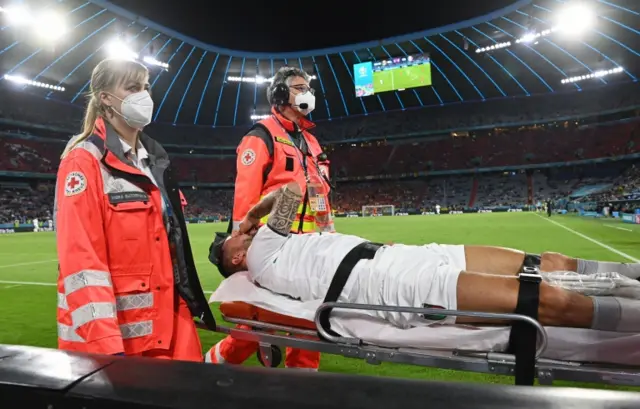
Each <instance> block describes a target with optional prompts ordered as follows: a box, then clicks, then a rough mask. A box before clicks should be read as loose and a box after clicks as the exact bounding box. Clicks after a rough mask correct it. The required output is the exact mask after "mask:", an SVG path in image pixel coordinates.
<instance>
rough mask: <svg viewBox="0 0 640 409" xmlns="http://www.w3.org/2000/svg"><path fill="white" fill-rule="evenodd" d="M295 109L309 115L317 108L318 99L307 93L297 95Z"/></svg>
mask: <svg viewBox="0 0 640 409" xmlns="http://www.w3.org/2000/svg"><path fill="white" fill-rule="evenodd" d="M294 104H295V105H294V106H293V107H294V108H295V109H296V110H298V111H299V112H300V113H301V114H302V115H309V114H310V113H311V111H313V110H314V109H315V108H316V97H315V95H313V94H312V93H311V92H309V91H307V92H305V93H304V94H298V95H296V98H295V102H294Z"/></svg>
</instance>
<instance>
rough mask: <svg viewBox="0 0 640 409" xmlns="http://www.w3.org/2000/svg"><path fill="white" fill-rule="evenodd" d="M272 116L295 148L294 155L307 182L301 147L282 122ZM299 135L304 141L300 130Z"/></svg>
mask: <svg viewBox="0 0 640 409" xmlns="http://www.w3.org/2000/svg"><path fill="white" fill-rule="evenodd" d="M274 118H275V120H276V121H278V125H280V128H282V130H283V131H284V133H286V134H287V137H288V138H289V141H291V144H292V145H293V147H294V148H295V150H296V156H297V157H298V161H300V166H302V170H303V171H304V177H305V179H307V182H309V173H308V171H307V163H306V161H305V160H304V152H302V149H301V148H300V147H299V146H298V145H296V142H295V141H294V140H293V138H292V137H291V134H290V133H289V131H287V129H286V128H285V127H284V126H283V125H282V122H280V120H279V119H278V118H276V117H275V116H274ZM300 137H301V138H302V140H304V141H305V142H306V140H305V139H304V134H303V133H302V131H300ZM301 145H302V144H301Z"/></svg>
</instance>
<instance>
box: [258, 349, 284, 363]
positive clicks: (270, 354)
mask: <svg viewBox="0 0 640 409" xmlns="http://www.w3.org/2000/svg"><path fill="white" fill-rule="evenodd" d="M256 355H257V356H258V362H260V365H262V366H264V367H267V368H277V367H278V366H280V364H281V363H282V350H281V349H280V347H279V346H277V345H265V346H260V348H258V352H257V353H256ZM265 355H266V356H265ZM269 358H270V359H269Z"/></svg>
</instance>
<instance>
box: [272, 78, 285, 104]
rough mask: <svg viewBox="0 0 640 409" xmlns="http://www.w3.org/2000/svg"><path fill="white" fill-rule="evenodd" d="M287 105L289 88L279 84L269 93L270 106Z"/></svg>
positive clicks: (282, 83)
mask: <svg viewBox="0 0 640 409" xmlns="http://www.w3.org/2000/svg"><path fill="white" fill-rule="evenodd" d="M288 103H289V86H287V84H285V83H284V82H280V83H278V84H276V85H275V86H274V87H273V91H272V92H271V105H287V104H288Z"/></svg>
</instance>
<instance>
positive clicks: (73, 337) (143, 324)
mask: <svg viewBox="0 0 640 409" xmlns="http://www.w3.org/2000/svg"><path fill="white" fill-rule="evenodd" d="M120 332H121V333H122V339H130V338H137V337H144V336H147V335H151V334H152V333H153V321H140V322H132V323H130V324H122V325H120ZM58 338H60V339H61V340H62V341H71V342H86V341H85V340H84V339H83V338H82V337H81V336H80V335H78V334H77V333H76V332H75V331H74V329H73V328H72V327H70V326H68V325H64V324H60V323H58Z"/></svg>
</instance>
